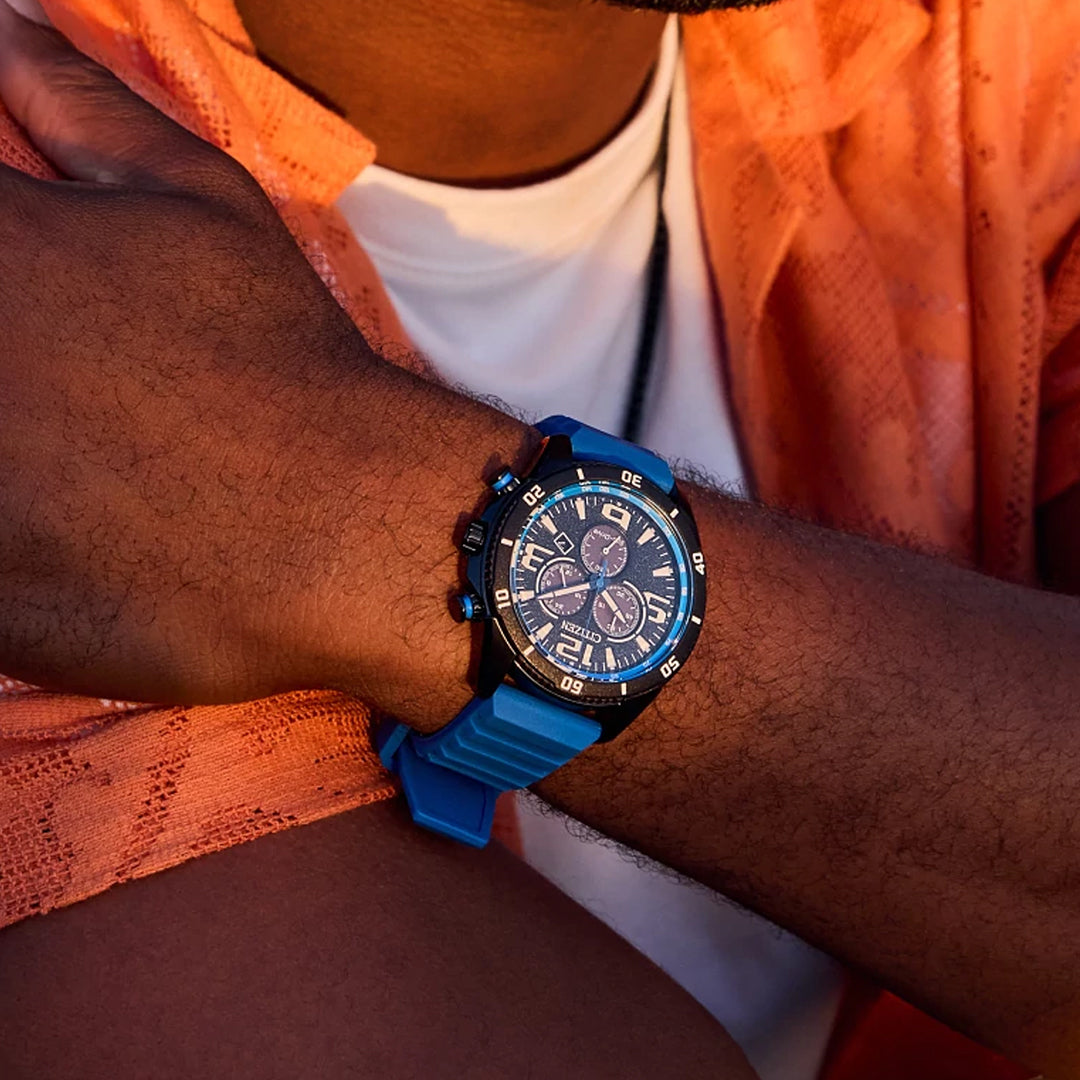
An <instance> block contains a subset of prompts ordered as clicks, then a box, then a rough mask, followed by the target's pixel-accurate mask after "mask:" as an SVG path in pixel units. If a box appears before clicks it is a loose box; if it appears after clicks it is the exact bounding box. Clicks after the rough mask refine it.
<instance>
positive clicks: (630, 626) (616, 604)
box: [592, 582, 642, 640]
mask: <svg viewBox="0 0 1080 1080" xmlns="http://www.w3.org/2000/svg"><path fill="white" fill-rule="evenodd" d="M641 608H642V605H641V599H640V598H639V596H638V593H637V590H636V589H635V588H633V587H632V586H630V585H622V584H618V583H615V582H612V583H610V584H608V585H606V586H605V587H604V588H603V589H601V590H600V592H598V593H597V594H596V599H595V600H593V607H592V617H593V622H594V623H596V625H597V626H598V627H600V629H601V630H603V631H604V633H605V634H607V635H608V637H610V638H612V639H614V640H618V639H620V638H626V637H629V636H630V635H631V634H633V633H634V632H635V631H636V630H637V628H638V624H639V623H640V621H641Z"/></svg>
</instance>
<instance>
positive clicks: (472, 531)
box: [461, 521, 487, 555]
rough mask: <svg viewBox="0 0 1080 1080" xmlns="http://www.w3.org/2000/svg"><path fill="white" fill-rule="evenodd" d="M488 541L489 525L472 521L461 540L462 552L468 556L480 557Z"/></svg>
mask: <svg viewBox="0 0 1080 1080" xmlns="http://www.w3.org/2000/svg"><path fill="white" fill-rule="evenodd" d="M486 539H487V525H486V524H485V523H484V522H483V521H470V522H469V524H468V526H467V527H466V529H465V535H464V536H463V537H462V538H461V550H462V551H463V552H465V554H466V555H478V554H479V553H480V552H481V551H482V550H483V547H484V541H485V540H486Z"/></svg>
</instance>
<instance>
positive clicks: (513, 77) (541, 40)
mask: <svg viewBox="0 0 1080 1080" xmlns="http://www.w3.org/2000/svg"><path fill="white" fill-rule="evenodd" d="M739 6H750V5H745V4H739V3H736V2H734V0H727V2H720V0H711V2H709V0H705V2H701V3H686V2H680V0H657V2H655V3H651V4H646V3H640V2H638V3H626V4H623V5H620V6H616V5H614V4H610V3H597V2H595V0H452V2H442V3H440V2H433V0H389V2H385V0H374V2H372V0H365V2H364V3H355V2H350V0H313V2H311V3H280V2H276V0H239V3H238V4H237V10H238V11H239V13H240V15H241V17H242V19H243V21H244V26H245V28H246V29H247V31H248V33H249V34H250V35H251V38H252V40H253V41H254V42H255V45H256V47H257V48H258V49H259V51H260V53H261V55H262V56H263V57H264V58H265V59H267V60H269V61H270V62H271V63H273V64H274V66H275V67H277V68H278V69H279V70H280V71H282V72H284V73H285V74H286V75H288V76H289V77H290V78H292V79H293V80H294V81H295V82H297V83H298V84H300V85H302V86H303V87H305V88H306V89H308V90H314V91H315V93H316V94H317V96H318V97H319V98H320V99H321V100H322V101H323V102H324V103H326V104H328V105H330V107H332V108H334V109H336V110H337V111H338V112H339V113H340V114H341V115H342V116H344V117H345V118H346V119H347V120H350V121H352V122H353V123H355V124H356V126H357V127H359V128H360V129H361V130H362V131H363V132H364V134H365V135H367V136H368V137H369V138H371V139H372V140H373V141H374V143H375V145H376V146H377V147H378V160H379V164H380V165H385V166H386V167H387V168H390V169H396V170H397V171H399V172H404V173H410V174H412V175H414V176H421V177H424V178H426V179H431V180H440V181H445V182H448V183H455V184H472V185H499V186H509V185H515V184H521V183H525V182H529V181H535V180H540V179H543V178H545V177H548V176H551V175H553V174H554V173H557V172H560V171H562V170H564V169H566V168H568V167H569V166H571V165H573V164H574V162H576V161H580V160H581V159H582V158H584V157H586V156H587V155H588V154H590V153H591V152H592V151H593V150H595V149H596V148H597V147H598V146H600V145H601V144H602V143H603V142H605V141H606V140H607V139H609V138H610V137H611V135H612V134H613V133H614V132H615V131H616V130H617V129H618V128H619V127H620V126H621V124H622V123H623V121H624V120H626V119H627V118H628V116H629V115H630V114H631V113H632V112H633V109H634V106H635V104H636V102H637V100H638V98H639V96H640V95H641V92H642V90H643V88H644V85H645V83H646V81H647V78H648V75H649V73H650V71H651V69H652V66H653V64H654V63H655V61H656V55H657V48H658V45H659V42H660V34H661V32H662V31H663V29H664V24H665V22H666V20H667V15H666V14H665V12H670V11H690V10H718V9H722V8H727V7H732V8H734V7H739ZM648 8H652V9H653V10H646V9H648Z"/></svg>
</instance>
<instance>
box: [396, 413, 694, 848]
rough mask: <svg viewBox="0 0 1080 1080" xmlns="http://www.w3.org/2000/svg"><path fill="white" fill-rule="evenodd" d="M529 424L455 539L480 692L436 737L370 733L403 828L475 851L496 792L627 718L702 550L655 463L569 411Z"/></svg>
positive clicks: (643, 699) (676, 643)
mask: <svg viewBox="0 0 1080 1080" xmlns="http://www.w3.org/2000/svg"><path fill="white" fill-rule="evenodd" d="M536 426H537V428H538V430H539V431H540V432H541V434H543V435H544V436H545V440H544V443H543V446H542V448H541V451H540V454H539V457H538V458H537V460H536V463H535V464H534V465H533V467H532V468H531V469H530V470H529V472H528V474H527V475H526V476H523V477H521V478H519V477H516V476H514V475H513V474H512V473H510V472H503V473H501V474H500V475H499V476H498V477H497V478H496V479H495V480H494V481H493V483H492V485H491V486H492V489H493V490H494V493H495V498H494V499H493V501H492V503H491V505H490V506H489V507H488V508H487V510H485V511H484V513H483V514H482V515H481V516H480V517H479V518H478V519H477V520H475V521H472V522H470V524H469V525H468V527H467V528H466V530H465V536H464V539H463V541H462V543H461V548H462V550H463V551H464V552H465V554H466V556H467V559H468V561H467V571H466V576H467V578H468V583H469V587H468V589H467V590H466V591H465V592H463V593H462V594H461V596H460V597H458V601H459V603H460V606H461V613H462V615H463V617H464V618H465V619H467V620H472V621H482V622H483V624H484V629H483V646H482V649H481V653H480V663H479V670H478V677H477V687H476V690H477V693H476V697H475V698H473V700H472V701H471V702H470V703H469V704H468V705H467V706H466V707H465V708H464V709H463V710H462V711H461V712H460V713H459V714H458V715H457V716H456V717H455V718H454V719H453V720H452V721H451V722H450V723H449V724H447V726H446V727H444V728H442V729H441V730H440V731H437V732H436V733H435V734H433V735H421V734H419V733H418V732H415V731H413V730H412V729H411V728H409V727H408V726H407V725H405V724H399V723H396V722H389V723H387V724H386V725H384V726H383V727H382V728H380V730H379V731H378V732H377V733H376V748H377V750H378V752H379V756H380V758H381V759H382V761H383V763H384V764H385V765H386V766H387V767H388V768H390V769H391V770H393V771H394V772H395V773H396V774H397V775H398V777H399V778H400V780H401V784H402V788H403V789H404V793H405V797H406V800H407V802H408V805H409V809H410V811H411V813H412V816H413V819H414V820H415V821H416V822H417V823H418V824H421V825H424V826H426V827H428V828H430V829H433V830H435V831H436V832H440V833H443V834H444V835H446V836H451V837H453V838H454V839H457V840H460V841H463V842H464V843H467V844H472V845H473V846H475V847H483V846H484V844H486V843H487V841H488V837H489V836H490V833H491V822H492V815H493V813H494V809H495V799H496V797H497V796H498V795H499V794H500V793H502V792H504V791H509V790H512V789H514V788H519V787H526V786H528V785H529V784H533V783H535V782H536V781H538V780H541V779H543V777H545V776H547V775H548V774H549V773H552V772H554V771H555V770H556V769H557V768H559V767H560V766H561V765H564V764H565V763H566V762H567V761H569V760H570V759H571V758H572V757H574V756H575V755H577V754H578V753H580V752H581V751H582V750H584V749H585V748H586V747H587V746H590V745H592V744H593V743H594V742H605V741H606V740H608V739H612V738H614V737H615V736H616V735H618V734H619V733H620V732H621V731H622V730H623V729H624V728H626V726H627V725H628V724H629V723H630V722H631V721H632V720H633V719H634V718H635V717H636V716H638V714H639V713H640V712H641V711H642V710H643V709H644V708H645V706H646V705H648V704H649V702H651V701H652V700H653V698H655V697H656V695H657V694H658V693H659V692H660V690H661V689H662V688H663V686H664V684H665V683H666V682H667V681H668V679H670V678H671V677H672V676H673V675H674V674H675V673H676V672H677V671H678V670H679V668H680V667H682V665H683V664H684V663H685V662H686V658H687V657H688V656H689V655H690V651H691V650H692V649H693V647H694V643H695V642H696V641H697V637H698V632H699V630H700V628H701V620H702V618H703V617H704V614H705V557H704V555H703V554H702V552H701V544H700V541H699V540H698V534H697V529H696V528H695V526H694V520H693V516H692V515H691V513H690V508H689V507H688V506H687V504H686V503H685V502H684V501H683V500H682V498H681V497H680V495H679V493H678V491H677V490H676V488H675V479H674V477H673V476H672V474H671V469H670V468H669V467H668V466H667V464H666V463H665V462H664V461H662V460H661V459H660V458H659V457H657V456H656V455H655V454H652V453H650V452H649V451H647V450H643V449H641V447H638V446H634V445H632V444H630V443H627V442H623V441H622V440H621V439H617V438H615V437H614V436H612V435H606V434H604V433H603V432H601V431H597V430H596V429H594V428H590V427H587V426H586V425H585V424H582V423H580V422H578V421H577V420H571V419H570V418H569V417H565V416H552V417H549V418H548V419H547V420H544V421H542V422H541V423H539V424H537V425H536Z"/></svg>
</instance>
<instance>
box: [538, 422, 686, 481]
mask: <svg viewBox="0 0 1080 1080" xmlns="http://www.w3.org/2000/svg"><path fill="white" fill-rule="evenodd" d="M536 429H537V431H539V432H540V433H541V434H542V435H546V436H548V437H549V438H550V437H551V436H553V435H565V436H566V437H567V438H568V439H569V440H570V448H571V450H572V451H573V455H574V457H575V458H576V459H578V460H579V461H603V462H606V463H608V464H611V465H621V466H622V467H623V468H625V469H629V470H630V471H631V472H636V473H641V475H642V476H645V477H647V478H648V479H649V480H651V481H652V482H653V483H654V484H655V485H656V486H657V487H658V488H660V490H661V491H664V492H669V493H670V492H671V490H672V488H674V487H675V477H674V476H673V475H672V472H671V467H670V466H669V465H668V463H667V462H666V461H664V459H663V458H661V457H658V456H657V455H656V454H654V453H653V452H652V451H651V450H646V449H645V448H644V447H641V446H635V445H634V444H633V443H628V442H624V441H623V440H622V439H619V438H616V437H615V436H614V435H608V434H607V432H604V431H599V430H597V429H596V428H593V427H589V425H588V424H583V423H582V422H581V421H580V420H574V419H573V418H572V417H569V416H549V417H548V418H547V419H546V420H541V421H540V423H538V424H537V425H536Z"/></svg>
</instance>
